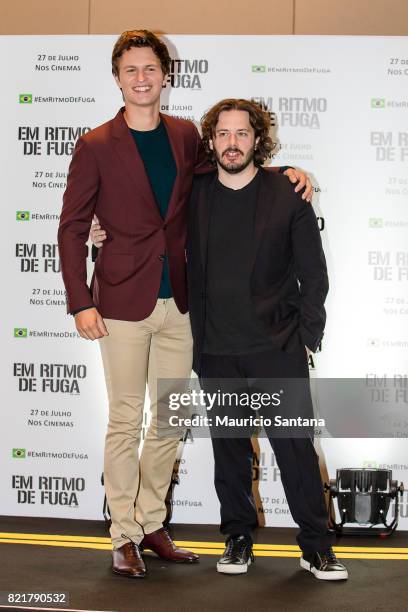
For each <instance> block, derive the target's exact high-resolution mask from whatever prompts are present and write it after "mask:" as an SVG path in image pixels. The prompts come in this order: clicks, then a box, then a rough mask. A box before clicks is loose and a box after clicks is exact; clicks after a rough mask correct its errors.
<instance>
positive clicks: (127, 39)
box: [112, 30, 171, 77]
mask: <svg viewBox="0 0 408 612" xmlns="http://www.w3.org/2000/svg"><path fill="white" fill-rule="evenodd" d="M132 47H150V48H151V50H152V51H153V53H154V54H155V55H156V56H157V58H158V59H159V60H160V65H161V69H162V71H163V74H169V72H170V64H171V59H170V55H169V51H168V49H167V47H166V45H165V44H164V42H162V41H161V40H160V38H158V37H157V36H156V34H153V32H150V31H149V30H129V31H127V32H123V33H122V34H121V35H120V36H119V38H118V40H117V41H116V43H115V46H114V47H113V51H112V74H113V75H114V76H116V77H117V76H118V75H119V68H118V60H119V58H120V57H121V56H122V53H123V52H124V51H127V50H128V49H131V48H132Z"/></svg>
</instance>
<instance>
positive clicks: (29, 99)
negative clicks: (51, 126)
mask: <svg viewBox="0 0 408 612" xmlns="http://www.w3.org/2000/svg"><path fill="white" fill-rule="evenodd" d="M18 101H19V102H20V104H32V103H33V94H28V93H24V94H20V95H19V96H18Z"/></svg>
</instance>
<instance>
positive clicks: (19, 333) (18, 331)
mask: <svg viewBox="0 0 408 612" xmlns="http://www.w3.org/2000/svg"><path fill="white" fill-rule="evenodd" d="M14 337H15V338H27V328H26V327H15V328H14Z"/></svg>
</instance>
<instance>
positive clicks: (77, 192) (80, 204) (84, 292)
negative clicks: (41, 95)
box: [58, 139, 107, 340]
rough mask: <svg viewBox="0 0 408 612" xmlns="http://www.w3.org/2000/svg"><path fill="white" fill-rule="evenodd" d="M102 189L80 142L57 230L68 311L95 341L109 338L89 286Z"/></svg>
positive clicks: (92, 161) (90, 156)
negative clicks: (90, 252)
mask: <svg viewBox="0 0 408 612" xmlns="http://www.w3.org/2000/svg"><path fill="white" fill-rule="evenodd" d="M98 189H99V171H98V168H97V165H96V161H95V159H94V156H93V154H92V152H91V151H90V150H89V147H88V146H87V144H86V143H85V142H84V141H83V140H81V139H79V140H78V142H77V145H76V147H75V151H74V154H73V157H72V161H71V164H70V167H69V173H68V179H67V188H66V190H65V193H64V199H63V207H62V212H61V218H60V225H59V230H58V247H59V254H60V260H61V271H62V277H63V280H64V284H65V288H66V291H67V301H68V312H69V313H71V314H74V313H76V314H75V324H76V326H77V329H78V332H79V333H80V335H81V336H82V337H84V338H88V339H91V340H94V339H95V338H99V337H101V336H102V335H107V331H106V328H105V325H104V323H103V319H102V317H101V316H100V314H99V313H98V311H97V310H96V308H95V307H94V306H93V300H92V295H91V292H90V290H89V288H88V285H87V270H86V258H87V253H88V249H87V246H86V241H87V239H88V235H89V228H90V225H91V221H92V216H93V214H94V210H95V205H96V199H97V194H98Z"/></svg>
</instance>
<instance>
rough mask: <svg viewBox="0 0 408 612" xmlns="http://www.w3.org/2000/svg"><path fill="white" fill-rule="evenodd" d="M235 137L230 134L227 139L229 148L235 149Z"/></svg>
mask: <svg viewBox="0 0 408 612" xmlns="http://www.w3.org/2000/svg"><path fill="white" fill-rule="evenodd" d="M237 142H238V141H237V137H236V135H235V134H230V135H229V138H228V145H229V146H230V147H235V146H236V145H237Z"/></svg>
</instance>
